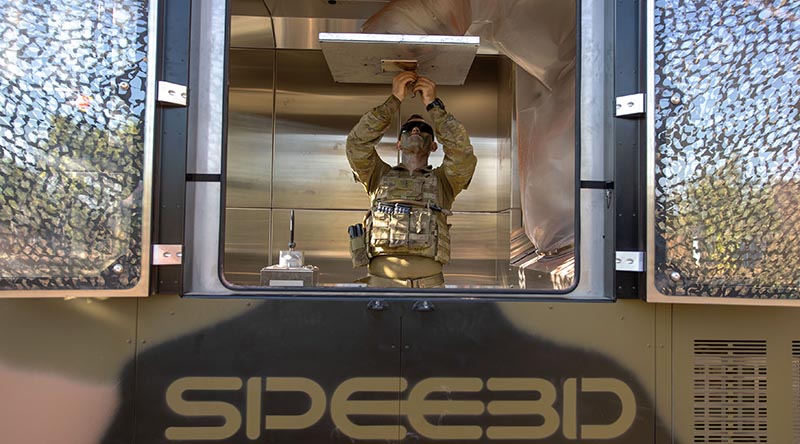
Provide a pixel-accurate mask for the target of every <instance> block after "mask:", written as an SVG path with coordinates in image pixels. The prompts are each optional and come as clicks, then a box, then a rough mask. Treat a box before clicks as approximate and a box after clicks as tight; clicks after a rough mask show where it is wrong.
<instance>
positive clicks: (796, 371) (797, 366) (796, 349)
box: [792, 341, 800, 444]
mask: <svg viewBox="0 0 800 444" xmlns="http://www.w3.org/2000/svg"><path fill="white" fill-rule="evenodd" d="M792 395H793V396H792V419H793V421H792V435H793V439H792V442H794V444H800V341H792Z"/></svg>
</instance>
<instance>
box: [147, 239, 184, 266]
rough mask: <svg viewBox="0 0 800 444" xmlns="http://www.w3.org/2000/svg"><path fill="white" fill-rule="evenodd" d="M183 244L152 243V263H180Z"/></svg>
mask: <svg viewBox="0 0 800 444" xmlns="http://www.w3.org/2000/svg"><path fill="white" fill-rule="evenodd" d="M182 259H183V245H178V244H153V265H180V264H181V262H182Z"/></svg>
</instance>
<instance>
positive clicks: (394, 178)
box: [347, 95, 477, 264]
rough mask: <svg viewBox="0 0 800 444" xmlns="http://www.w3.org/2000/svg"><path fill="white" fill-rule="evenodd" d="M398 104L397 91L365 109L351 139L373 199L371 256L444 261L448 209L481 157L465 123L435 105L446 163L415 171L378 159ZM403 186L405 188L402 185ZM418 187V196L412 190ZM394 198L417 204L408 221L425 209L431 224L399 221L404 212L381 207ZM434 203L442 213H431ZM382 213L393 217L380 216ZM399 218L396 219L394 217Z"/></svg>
mask: <svg viewBox="0 0 800 444" xmlns="http://www.w3.org/2000/svg"><path fill="white" fill-rule="evenodd" d="M399 108H400V101H399V100H398V99H397V98H396V97H395V96H394V95H391V96H389V98H388V99H387V100H386V101H385V102H384V103H383V104H381V105H379V106H377V107H375V108H374V109H372V110H371V111H369V112H368V113H366V114H365V115H364V116H363V117H362V118H361V120H360V121H359V122H358V124H357V125H356V126H355V127H354V128H353V129H352V131H351V132H350V135H349V136H348V138H347V158H348V161H349V162H350V166H351V168H352V169H353V173H354V175H355V178H356V180H358V181H359V182H361V183H362V184H363V185H364V187H365V189H366V191H367V193H368V194H369V196H370V201H371V202H372V205H371V212H370V214H369V215H368V217H367V220H366V221H365V225H366V226H367V233H368V236H369V239H368V242H367V244H368V245H369V247H370V248H369V252H370V256H371V257H375V256H378V255H384V256H385V255H400V254H402V255H407V254H410V255H418V256H425V257H429V258H431V259H434V260H436V261H437V262H439V263H441V264H445V263H447V262H448V261H449V259H450V235H449V225H448V224H447V217H446V213H449V210H450V208H452V205H453V201H454V200H455V196H456V195H457V194H458V193H459V192H460V191H461V190H463V189H466V188H467V186H468V185H469V182H470V180H471V179H472V175H473V173H474V172H475V165H476V163H477V158H476V157H475V154H474V153H473V149H472V145H471V143H470V141H469V136H468V134H467V131H466V129H465V128H464V126H463V125H462V124H461V123H460V122H459V121H458V120H456V119H455V117H453V116H452V114H450V113H448V112H446V111H445V110H443V109H440V108H433V109H432V110H431V111H430V112H429V113H430V117H431V120H432V121H433V124H434V128H435V132H436V136H437V138H438V141H439V143H440V144H441V145H442V149H443V151H444V160H443V161H442V165H441V166H439V167H437V168H432V167H430V166H427V167H425V168H421V169H419V170H416V171H409V170H408V169H407V168H406V167H405V165H403V164H402V163H401V164H400V165H398V166H396V167H390V166H389V165H388V164H387V163H386V162H384V161H383V160H382V159H381V158H380V157H379V155H378V153H377V151H376V150H375V147H376V146H377V144H378V142H379V141H380V140H381V138H382V137H383V135H384V133H385V132H386V130H387V128H388V127H389V125H390V124H391V122H392V117H393V116H395V115H397V114H398V110H399ZM402 184H406V186H405V187H403V186H401V185H402ZM387 187H389V188H392V189H391V190H390V189H387ZM406 189H407V190H406ZM417 189H418V191H419V193H418V194H419V196H416V195H415V194H414V193H413V191H414V190H417ZM404 190H406V191H408V192H405V191H404ZM395 198H399V200H398V199H395ZM387 199H388V200H387ZM396 201H397V202H401V203H411V205H412V207H414V209H413V210H412V209H410V210H409V213H408V216H410V217H409V219H410V220H411V219H413V216H415V215H416V214H417V213H419V214H423V213H424V214H427V215H428V217H427V219H429V220H430V221H431V223H430V224H411V223H401V222H403V221H402V220H400V219H402V218H403V216H404V214H403V213H402V212H399V214H389V215H386V212H385V211H383V210H382V209H381V208H382V206H385V205H384V204H386V203H387V202H389V203H395V202H396ZM431 205H433V206H435V207H438V208H440V209H441V210H443V211H441V210H440V211H436V212H435V214H432V213H434V212H433V211H432V210H431V209H430V206H431ZM426 206H427V208H425V207H426ZM416 207H423V209H422V210H420V209H417V208H416ZM396 213H397V212H396ZM381 215H383V216H386V217H391V218H393V219H392V220H384V219H385V217H384V218H380V217H377V216H381ZM376 217H377V219H376ZM395 218H396V219H398V220H394V219H395ZM417 225H419V226H420V227H421V228H420V229H419V230H416V231H414V230H412V229H411V227H412V226H417ZM423 225H424V226H423ZM398 240H405V241H407V242H400V241H398ZM412 240H413V242H412Z"/></svg>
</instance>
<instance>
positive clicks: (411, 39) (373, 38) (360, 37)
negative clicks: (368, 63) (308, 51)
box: [319, 32, 481, 45]
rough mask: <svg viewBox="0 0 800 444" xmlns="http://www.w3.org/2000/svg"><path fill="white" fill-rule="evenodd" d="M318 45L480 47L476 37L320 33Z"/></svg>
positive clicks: (479, 41)
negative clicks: (404, 44)
mask: <svg viewBox="0 0 800 444" xmlns="http://www.w3.org/2000/svg"><path fill="white" fill-rule="evenodd" d="M319 41H320V43H323V42H324V43H335V42H352V43H376V42H385V43H399V42H402V43H412V44H415V43H416V44H453V45H480V43H481V38H480V37H478V36H451V35H409V34H361V33H353V32H320V33H319Z"/></svg>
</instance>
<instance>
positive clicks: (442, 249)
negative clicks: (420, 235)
mask: <svg viewBox="0 0 800 444" xmlns="http://www.w3.org/2000/svg"><path fill="white" fill-rule="evenodd" d="M436 223H437V231H438V233H437V235H436V257H434V260H436V262H440V263H442V264H446V263H448V262H450V226H451V225H450V224H448V223H447V222H444V221H442V220H439V219H438V218H437V221H436Z"/></svg>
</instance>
